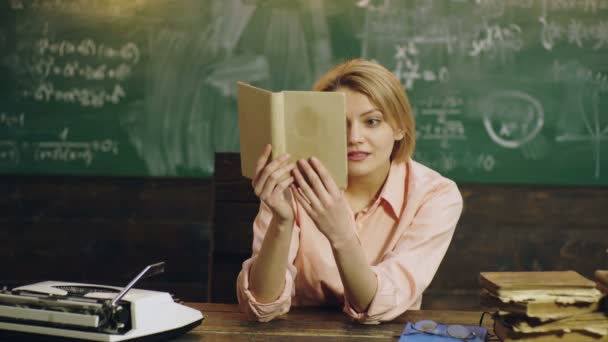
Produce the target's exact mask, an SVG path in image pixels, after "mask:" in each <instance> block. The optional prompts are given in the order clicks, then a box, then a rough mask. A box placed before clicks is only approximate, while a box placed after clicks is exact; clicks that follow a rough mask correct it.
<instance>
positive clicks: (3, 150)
mask: <svg viewBox="0 0 608 342" xmlns="http://www.w3.org/2000/svg"><path fill="white" fill-rule="evenodd" d="M0 163H1V164H3V165H4V164H12V165H17V164H19V149H18V148H17V144H16V142H14V141H11V140H0Z"/></svg>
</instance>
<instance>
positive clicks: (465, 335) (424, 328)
mask: <svg viewBox="0 0 608 342" xmlns="http://www.w3.org/2000/svg"><path fill="white" fill-rule="evenodd" d="M412 329H413V330H415V331H418V332H421V333H423V334H429V335H436V336H446V337H453V338H456V339H460V340H462V341H468V340H471V339H474V338H476V337H477V335H475V332H474V331H471V330H469V329H467V328H466V327H465V326H462V325H458V324H453V325H447V326H445V325H442V326H440V325H439V324H438V323H437V322H435V321H431V320H423V321H418V322H416V323H414V324H412Z"/></svg>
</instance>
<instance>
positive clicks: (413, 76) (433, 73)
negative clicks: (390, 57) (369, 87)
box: [393, 43, 449, 90]
mask: <svg viewBox="0 0 608 342" xmlns="http://www.w3.org/2000/svg"><path fill="white" fill-rule="evenodd" d="M395 49H396V50H397V52H396V54H395V61H396V64H395V69H394V70H393V74H394V75H395V76H396V77H397V79H398V80H399V82H401V84H403V86H404V87H405V89H408V90H411V89H413V88H414V82H416V81H417V80H421V81H425V82H446V81H447V80H448V79H449V72H448V68H447V67H445V66H441V67H439V68H438V69H437V70H430V69H422V68H421V67H420V62H419V61H418V58H417V57H416V55H417V54H418V49H417V47H416V45H415V44H414V43H409V44H408V45H397V46H395Z"/></svg>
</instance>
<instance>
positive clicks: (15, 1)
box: [9, 0, 147, 17]
mask: <svg viewBox="0 0 608 342" xmlns="http://www.w3.org/2000/svg"><path fill="white" fill-rule="evenodd" d="M146 1H147V0H133V1H120V0H119V1H116V0H113V1H107V0H102V1H99V0H93V1H91V0H52V1H49V0H10V1H9V4H10V8H11V9H12V10H14V11H22V10H32V11H37V12H38V11H39V12H65V13H72V14H93V15H103V16H112V17H115V16H125V15H132V14H133V13H134V12H135V11H136V10H137V9H139V8H141V7H142V5H143V4H144V3H145V2H146Z"/></svg>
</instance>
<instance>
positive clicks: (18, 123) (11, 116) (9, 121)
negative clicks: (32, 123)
mask: <svg viewBox="0 0 608 342" xmlns="http://www.w3.org/2000/svg"><path fill="white" fill-rule="evenodd" d="M24 126H25V113H7V112H0V127H9V128H13V127H24Z"/></svg>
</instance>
